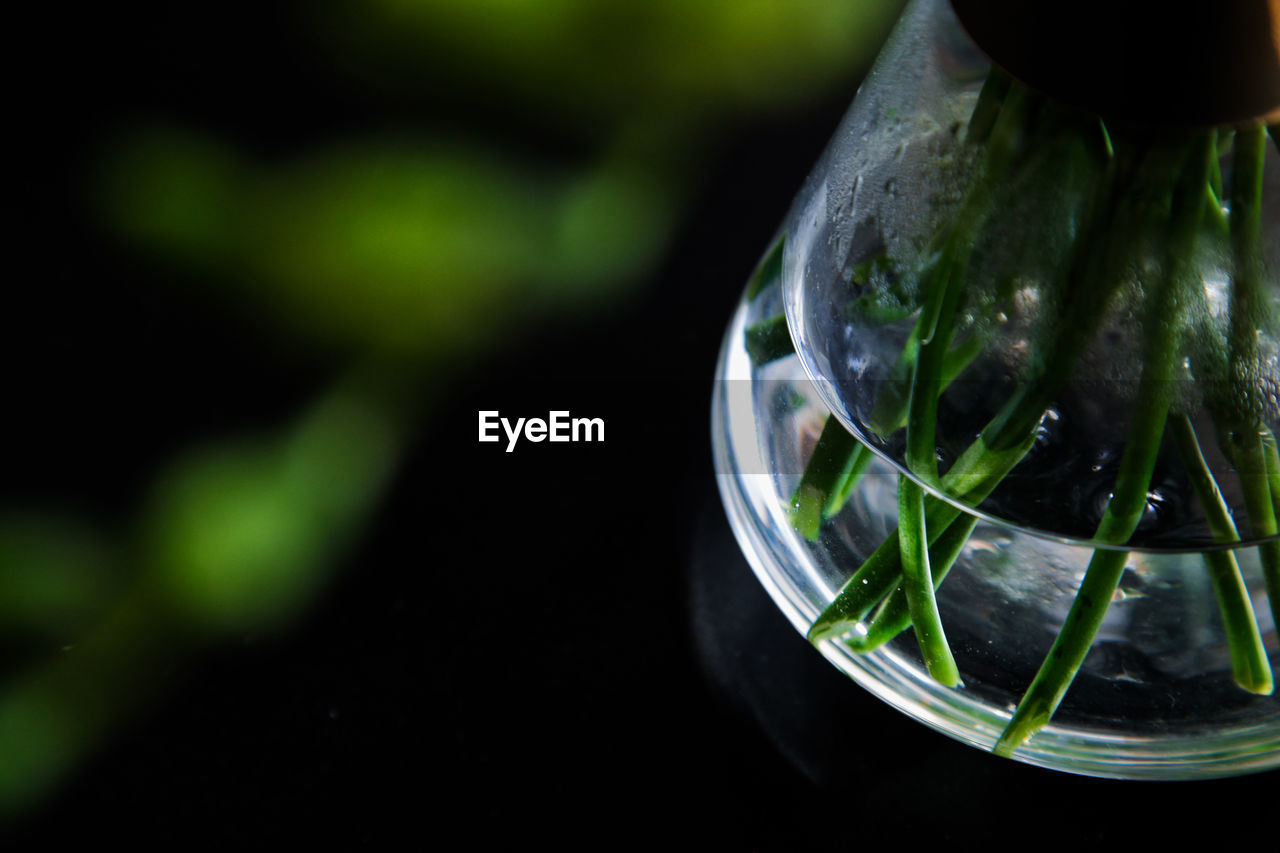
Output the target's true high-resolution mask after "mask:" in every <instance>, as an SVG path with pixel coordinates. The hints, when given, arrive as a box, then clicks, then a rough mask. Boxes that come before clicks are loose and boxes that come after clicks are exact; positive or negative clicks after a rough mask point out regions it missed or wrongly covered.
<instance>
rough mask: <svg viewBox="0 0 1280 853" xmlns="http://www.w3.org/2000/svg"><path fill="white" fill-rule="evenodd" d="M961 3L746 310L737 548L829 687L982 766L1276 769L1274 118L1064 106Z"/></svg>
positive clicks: (902, 46)
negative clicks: (805, 641)
mask: <svg viewBox="0 0 1280 853" xmlns="http://www.w3.org/2000/svg"><path fill="white" fill-rule="evenodd" d="M973 5H974V4H970V3H964V2H956V3H955V4H954V5H953V4H952V3H951V2H948V0H916V2H913V3H912V4H911V5H910V6H909V7H908V8H907V10H906V12H905V13H904V16H903V19H902V20H901V21H900V22H899V25H898V27H897V29H896V30H895V33H894V35H893V37H892V38H891V40H890V42H889V43H888V45H887V46H886V48H885V50H884V51H883V53H882V55H881V57H880V58H879V60H878V61H877V64H876V66H875V68H874V69H873V71H872V72H871V74H870V76H869V77H868V78H867V80H866V81H865V82H864V84H863V86H862V88H861V89H860V90H859V93H858V96H857V98H856V99H855V101H854V103H853V105H852V107H851V108H850V110H849V112H848V114H847V115H846V117H845V118H844V120H843V122H842V123H841V126H840V127H839V129H838V130H837V131H836V134H835V136H834V138H833V139H832V141H831V143H830V145H829V147H828V149H827V151H826V153H825V154H824V155H823V157H822V158H821V160H820V161H819V163H818V165H817V166H816V168H815V169H814V171H813V172H812V173H811V175H810V177H809V178H808V180H807V181H806V182H805V185H804V187H803V188H802V189H801V191H800V193H799V194H798V196H797V198H796V200H795V202H794V204H793V206H792V209H791V210H790V212H789V213H788V215H787V216H786V218H785V220H784V223H783V226H782V228H781V229H780V231H779V234H778V236H777V238H776V240H775V241H774V243H773V244H772V245H771V246H770V247H769V249H768V251H766V253H765V255H764V257H763V259H762V260H761V262H760V264H759V266H758V268H757V269H756V271H755V273H754V274H753V276H752V277H751V280H750V282H749V283H748V286H747V289H746V291H745V293H744V295H743V297H742V300H741V301H740V303H739V305H738V307H737V310H736V312H735V314H734V318H733V320H732V321H731V323H730V325H729V328H728V331H727V333H726V337H725V341H724V345H723V348H722V352H721V357H720V361H719V364H718V366H717V380H718V381H717V382H716V386H715V395H714V400H713V409H712V412H713V417H712V430H713V447H714V453H715V462H716V467H717V471H718V473H719V474H720V475H721V476H720V478H719V482H720V486H721V493H722V497H723V500H724V504H725V507H726V510H727V513H728V516H729V519H730V522H731V525H732V527H733V529H734V532H735V535H736V536H737V538H738V541H739V543H740V545H741V547H742V549H743V551H744V552H745V554H746V556H747V558H748V561H749V562H750V563H751V565H752V567H753V569H754V571H755V573H756V575H757V576H758V578H759V579H760V581H761V583H762V584H763V585H764V586H765V588H766V589H767V590H768V591H769V593H770V595H771V596H772V597H773V599H774V600H775V601H776V602H777V604H778V606H779V607H780V608H781V609H782V611H783V612H784V613H785V614H786V615H787V617H788V618H789V619H790V621H791V622H792V623H793V624H794V625H795V626H796V628H797V629H798V630H800V631H801V632H802V633H804V634H805V635H806V636H808V637H809V638H810V639H811V640H812V641H813V642H814V644H815V645H816V647H817V648H818V650H819V651H821V653H822V654H824V655H825V656H826V657H827V658H828V659H829V660H831V661H832V662H833V663H834V664H835V665H836V666H838V667H839V668H841V669H842V670H844V671H845V672H846V673H848V674H849V675H851V676H852V677H853V678H854V679H855V680H856V681H857V682H858V683H859V684H861V685H862V686H863V687H865V688H867V689H868V690H870V691H871V692H872V693H874V694H875V695H876V696H878V697H879V698H881V699H883V700H885V701H887V702H889V703H890V704H892V705H894V706H895V707H897V708H899V709H901V710H903V711H905V712H906V713H908V714H910V715H912V716H914V717H916V718H917V719H919V720H921V721H922V722H924V723H926V724H928V725H930V726H932V727H934V728H936V729H938V730H940V731H943V732H945V733H946V734H949V735H951V736H952V737H955V738H957V739H960V740H962V741H964V742H966V743H969V744H972V745H974V746H977V747H979V748H982V749H988V750H991V749H994V750H996V751H997V752H998V753H1000V754H1003V755H1009V756H1011V757H1013V758H1016V759H1018V760H1022V761H1025V762H1027V763H1030V764H1035V765H1039V766H1045V767H1051V768H1055V769H1059V770H1066V771H1070V772H1078V773H1086V774H1091V775H1098V776H1112V777H1124V778H1190V777H1203V776H1221V775H1231V774H1237V773H1244V772H1251V771H1257V770H1262V769H1266V768H1270V767H1274V766H1277V765H1280V700H1278V699H1277V697H1276V696H1275V695H1274V691H1273V683H1274V678H1273V675H1272V670H1273V668H1275V667H1278V666H1280V649H1278V645H1280V641H1278V639H1277V629H1276V616H1275V614H1276V612H1277V605H1278V604H1280V539H1278V538H1277V535H1276V534H1277V521H1276V518H1277V515H1280V454H1278V453H1277V451H1276V442H1275V431H1276V428H1277V426H1278V421H1280V404H1278V403H1277V393H1280V366H1278V365H1280V346H1278V345H1277V329H1280V320H1277V313H1278V311H1280V308H1278V307H1277V306H1278V305H1280V300H1278V298H1277V296H1278V294H1280V286H1278V284H1277V280H1276V277H1275V271H1276V270H1278V269H1280V241H1277V240H1276V239H1275V238H1276V236H1277V234H1280V157H1278V156H1277V151H1276V147H1275V143H1274V141H1273V140H1272V139H1271V138H1269V137H1268V135H1267V134H1266V130H1265V120H1266V119H1267V117H1268V116H1271V117H1272V118H1274V115H1275V114H1276V113H1277V112H1280V110H1277V109H1276V107H1277V104H1272V103H1271V101H1270V100H1268V99H1269V98H1270V97H1271V95H1269V94H1268V93H1267V91H1263V92H1262V94H1261V95H1259V96H1258V97H1256V98H1254V99H1253V100H1249V99H1248V98H1243V97H1237V98H1236V99H1235V101H1234V102H1232V103H1226V104H1225V105H1224V103H1223V102H1221V101H1219V100H1214V99H1213V98H1212V97H1211V96H1212V89H1213V81H1208V82H1206V81H1207V80H1208V76H1209V75H1210V73H1211V72H1209V71H1205V72H1204V73H1203V74H1202V78H1204V79H1201V78H1197V79H1198V80H1200V82H1201V83H1204V84H1205V85H1206V87H1207V88H1206V92H1207V93H1208V94H1205V95H1203V96H1202V98H1201V100H1200V101H1199V102H1195V103H1190V102H1188V103H1185V104H1184V106H1185V110H1182V109H1181V108H1179V112H1177V113H1176V114H1174V113H1170V111H1169V109H1170V108H1169V107H1168V106H1167V105H1163V104H1162V101H1161V100H1160V98H1157V97H1140V95H1141V93H1137V94H1134V93H1132V92H1129V93H1126V92H1124V91H1120V92H1119V93H1118V94H1117V92H1113V91H1111V90H1110V89H1109V88H1108V87H1106V86H1105V85H1104V84H1105V82H1106V81H1091V80H1083V81H1081V80H1078V79H1073V78H1071V77H1070V76H1069V75H1068V76H1063V75H1057V76H1055V75H1053V74H1045V73H1044V72H1043V71H1040V70H1037V69H1036V68H1034V67H1029V66H1027V65H1026V64H1025V61H1026V60H1025V58H1019V57H1018V56H1017V55H1015V54H1012V53H1009V51H1010V50H1011V48H1009V47H1008V46H1007V45H1006V43H1005V42H1002V38H1003V39H1006V41H1007V40H1008V34H1007V33H1005V34H1003V35H1002V34H1001V33H999V32H997V33H995V34H994V35H993V34H991V33H990V32H989V30H988V29H984V27H988V25H989V23H990V22H989V21H988V20H987V19H986V18H984V17H983V16H984V15H988V16H989V14H990V12H989V10H988V11H987V12H981V11H979V12H973V11H971V10H970V9H969V7H971V6H973ZM995 5H996V6H1000V5H1001V4H995ZM1085 5H1088V4H1085ZM1260 5H1264V4H1260ZM975 38H980V39H983V41H982V43H981V44H979V43H978V42H977V41H975ZM1008 43H1012V44H1018V43H1021V42H1019V40H1018V39H1016V38H1015V39H1013V40H1012V41H1011V42H1008ZM993 58H994V59H995V60H996V62H995V63H993ZM1006 58H1007V59H1008V60H1009V62H1008V63H1007V64H1001V60H1003V59H1006ZM1019 63H1023V64H1019ZM1028 69H1029V70H1028ZM1213 73H1216V72H1213ZM1268 73H1271V72H1270V71H1269V72H1268ZM1275 79H1280V78H1275ZM1064 81H1065V82H1064ZM1272 81H1273V77H1270V76H1269V77H1266V78H1265V79H1263V80H1262V83H1263V84H1265V85H1263V86H1262V87H1261V88H1263V89H1265V86H1266V85H1270V84H1271V82H1272ZM1140 85H1150V84H1149V83H1146V82H1142V83H1140ZM1216 85H1231V84H1230V83H1229V82H1228V83H1221V82H1220V81H1219V82H1218V83H1217V84H1216ZM1120 88H1123V87H1120ZM1134 104H1137V105H1138V106H1134ZM1259 104H1263V107H1259V106H1258V105H1259ZM1223 110H1226V111H1227V114H1223ZM1268 111H1270V112H1268Z"/></svg>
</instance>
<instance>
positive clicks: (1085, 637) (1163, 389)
mask: <svg viewBox="0 0 1280 853" xmlns="http://www.w3.org/2000/svg"><path fill="white" fill-rule="evenodd" d="M1157 153H1158V154H1159V153H1163V152H1157ZM1185 153H1188V154H1191V155H1192V156H1191V162H1190V164H1189V165H1188V167H1187V168H1186V169H1185V170H1183V169H1181V168H1179V164H1178V160H1177V159H1174V160H1172V162H1166V161H1165V160H1164V157H1163V156H1157V157H1155V158H1153V162H1154V163H1159V164H1161V165H1160V169H1159V171H1158V172H1157V175H1156V186H1159V179H1160V176H1161V172H1163V174H1164V175H1166V176H1167V175H1175V176H1176V175H1178V174H1179V172H1181V173H1182V178H1181V180H1178V179H1176V178H1175V182H1176V183H1175V189H1174V197H1173V200H1172V213H1171V215H1172V223H1171V229H1170V233H1169V234H1168V237H1167V240H1168V243H1167V245H1168V246H1169V247H1170V249H1169V253H1170V255H1171V257H1169V258H1167V259H1166V260H1167V263H1166V264H1165V267H1164V268H1165V269H1166V270H1167V272H1166V274H1165V276H1164V277H1163V278H1162V279H1161V281H1160V283H1159V285H1158V289H1157V291H1156V292H1155V293H1153V294H1152V296H1151V297H1150V301H1149V303H1148V305H1149V306H1150V307H1149V311H1148V313H1147V316H1146V317H1145V318H1144V321H1145V322H1144V326H1143V328H1144V332H1145V334H1146V341H1145V345H1144V352H1143V367H1142V377H1141V379H1140V380H1139V387H1138V397H1137V399H1136V400H1135V402H1134V419H1133V422H1132V423H1131V424H1130V427H1129V436H1128V439H1127V441H1126V443H1125V448H1124V453H1123V455H1122V456H1121V459H1120V470H1119V472H1118V473H1117V474H1116V484H1115V487H1114V490H1113V492H1112V496H1111V499H1110V501H1108V503H1107V508H1106V510H1105V511H1104V512H1103V515H1102V520H1101V521H1100V522H1099V524H1098V528H1097V530H1096V532H1095V538H1096V539H1097V540H1098V541H1100V542H1103V543H1106V544H1122V543H1124V542H1127V541H1128V540H1129V538H1130V537H1131V536H1132V535H1133V532H1134V531H1135V530H1136V529H1137V527H1138V524H1139V522H1140V521H1141V519H1142V514H1143V512H1144V511H1145V509H1146V503H1147V492H1148V489H1150V486H1151V475H1152V472H1153V471H1154V469H1155V463H1156V458H1157V456H1158V454H1159V451H1160V444H1161V440H1162V437H1163V435H1164V426H1165V420H1166V418H1167V415H1168V410H1169V405H1170V402H1171V400H1172V394H1173V383H1174V380H1175V378H1176V375H1177V371H1178V369H1179V367H1180V365H1181V346H1180V340H1181V334H1182V325H1183V324H1182V320H1181V309H1180V307H1179V306H1180V305H1182V304H1184V302H1185V301H1186V297H1185V296H1184V294H1183V293H1182V291H1183V290H1185V289H1188V288H1190V287H1191V286H1193V282H1194V278H1195V269H1194V265H1193V261H1192V255H1193V252H1194V246H1195V238H1196V235H1197V232H1198V231H1199V228H1200V221H1201V217H1202V215H1203V213H1204V203H1203V198H1204V193H1203V187H1204V184H1205V181H1206V180H1207V179H1208V165H1209V158H1210V154H1211V147H1210V146H1209V145H1208V144H1207V138H1204V139H1201V140H1200V141H1199V144H1197V145H1194V146H1189V147H1188V148H1187V149H1186V150H1185ZM1164 169H1168V171H1164ZM1171 183H1173V182H1171ZM1128 558H1129V553H1128V552H1127V551H1118V550H1109V549H1099V550H1097V551H1095V552H1094V554H1093V558H1092V559H1091V560H1090V561H1089V568H1088V569H1087V570H1086V572H1085V576H1084V580H1083V581H1081V583H1080V589H1079V591H1078V592H1077V593H1076V597H1075V600H1074V601H1073V602H1072V604H1071V610H1070V611H1069V612H1068V613H1067V618H1066V621H1065V623H1064V624H1063V626H1062V629H1061V630H1060V631H1059V633H1058V636H1057V638H1056V639H1055V640H1054V643H1053V646H1052V648H1051V649H1050V650H1049V654H1048V656H1047V657H1046V658H1045V660H1044V662H1043V663H1042V664H1041V666H1040V670H1039V671H1038V672H1037V673H1036V676H1035V678H1034V679H1033V680H1032V682H1031V686H1030V687H1028V688H1027V692H1026V693H1024V694H1023V697H1022V700H1021V701H1020V702H1019V703H1018V707H1017V709H1016V710H1015V711H1014V712H1013V717H1012V718H1011V719H1010V720H1009V724H1008V726H1007V727H1006V728H1005V730H1004V732H1003V733H1002V734H1001V736H1000V739H999V740H998V741H997V742H996V745H995V750H994V751H995V753H996V754H997V755H1004V756H1008V755H1011V754H1012V753H1013V751H1014V750H1015V749H1017V748H1018V747H1019V746H1021V745H1022V744H1023V743H1025V742H1026V740H1027V739H1028V738H1030V737H1031V736H1032V735H1034V734H1035V733H1036V732H1037V731H1039V730H1040V729H1041V728H1043V727H1044V726H1045V725H1047V724H1048V722H1049V720H1050V719H1051V718H1052V717H1053V714H1054V711H1056V710H1057V708H1058V705H1059V703H1061V701H1062V698H1063V696H1065V695H1066V692H1067V689H1068V688H1069V687H1070V686H1071V682H1072V681H1073V680H1074V679H1075V676H1076V673H1077V672H1078V671H1079V669H1080V666H1081V665H1082V664H1083V663H1084V659H1085V656H1086V655H1087V654H1088V652H1089V649H1090V648H1091V647H1092V646H1093V641H1094V638H1095V637H1096V636H1097V633H1098V629H1099V628H1100V627H1101V626H1102V621H1103V619H1104V618H1105V616H1106V614H1107V607H1108V605H1109V604H1110V601H1111V598H1112V596H1113V595H1114V594H1115V591H1116V588H1117V587H1118V586H1119V584H1120V579H1121V577H1122V576H1123V574H1124V567H1125V563H1126V562H1127V561H1128Z"/></svg>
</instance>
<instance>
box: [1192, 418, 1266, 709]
mask: <svg viewBox="0 0 1280 853" xmlns="http://www.w3.org/2000/svg"><path fill="white" fill-rule="evenodd" d="M1169 431H1170V433H1171V434H1172V436H1173V439H1174V442H1175V443H1176V444H1177V447H1178V454H1179V455H1180V456H1181V457H1182V462H1183V465H1184V466H1185V468H1186V471H1187V474H1188V476H1189V477H1190V478H1191V486H1192V488H1193V489H1194V490H1195V493H1196V497H1197V499H1198V500H1199V501H1200V506H1201V507H1202V508H1203V509H1204V514H1205V519H1206V521H1207V522H1208V524H1209V531H1210V532H1211V533H1212V534H1213V538H1214V540H1215V541H1217V542H1221V543H1230V542H1239V541H1240V534H1239V532H1238V531H1237V530H1236V524H1235V522H1234V521H1233V520H1232V518H1231V511H1230V509H1228V507H1227V502H1226V501H1225V500H1223V498H1222V491H1221V490H1220V489H1219V488H1218V483H1217V480H1215V479H1214V476H1213V472H1212V471H1210V470H1209V465H1208V463H1207V462H1205V459H1204V453H1203V452H1202V451H1201V449H1200V442H1199V440H1198V439H1197V437H1196V431H1195V427H1193V426H1192V424H1191V419H1190V418H1189V417H1187V416H1186V415H1179V416H1177V417H1175V418H1173V419H1172V420H1171V421H1170V423H1169ZM1204 561H1205V565H1206V566H1207V567H1208V569H1209V579H1210V582H1211V583H1212V585H1213V592H1214V596H1215V597H1216V598H1217V600H1218V612H1219V613H1220V614H1221V616H1222V627H1223V632H1224V634H1225V635H1226V638H1227V647H1228V649H1229V650H1230V652H1231V672H1232V674H1233V675H1234V676H1235V680H1236V684H1239V685H1240V686H1241V687H1243V688H1244V689H1245V690H1248V691H1250V692H1252V693H1261V694H1264V695H1265V694H1269V693H1271V690H1272V686H1273V682H1272V677H1271V665H1270V663H1269V662H1268V661H1267V650H1266V647H1265V646H1264V645H1263V642H1262V634H1261V632H1260V631H1259V630H1258V620H1257V617H1256V616H1255V615H1254V612H1253V603H1252V602H1251V601H1250V600H1249V589H1248V587H1247V586H1246V585H1245V582H1244V577H1243V576H1242V575H1241V574H1240V566H1239V565H1238V564H1237V562H1236V555H1235V553H1234V552H1233V551H1228V550H1215V551H1206V552H1205V553H1204Z"/></svg>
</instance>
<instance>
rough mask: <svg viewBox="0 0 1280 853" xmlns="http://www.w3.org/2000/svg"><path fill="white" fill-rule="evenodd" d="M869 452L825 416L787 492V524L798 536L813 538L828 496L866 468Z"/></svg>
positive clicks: (827, 505) (829, 417)
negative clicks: (792, 490) (797, 480)
mask: <svg viewBox="0 0 1280 853" xmlns="http://www.w3.org/2000/svg"><path fill="white" fill-rule="evenodd" d="M870 456H871V453H870V451H868V450H866V449H865V448H864V447H863V446H862V444H861V443H860V442H859V441H858V440H857V439H856V438H854V437H853V436H852V435H850V434H849V431H848V430H847V429H845V428H844V425H843V424H841V423H840V421H839V419H837V418H836V417H834V416H833V415H828V416H827V422H826V424H824V425H823V427H822V434H821V435H820V436H818V443H817V444H816V445H814V448H813V454H812V455H811V456H810V457H809V462H808V464H807V465H805V469H804V474H802V475H801V477H800V485H799V486H797V487H796V491H795V493H794V494H793V495H792V496H791V510H790V515H791V525H792V526H793V527H794V528H795V529H796V530H797V531H798V532H799V533H800V535H801V536H803V537H804V538H806V539H808V540H809V541H811V542H815V541H817V539H818V534H819V533H820V532H821V530H822V520H823V516H824V513H826V512H827V511H828V508H829V506H830V502H831V499H832V496H833V495H835V494H838V493H840V492H841V491H842V490H845V489H848V488H851V486H849V484H848V481H849V480H850V478H856V474H858V473H861V470H865V469H866V466H867V464H868V463H869V462H870ZM855 472H856V473H855ZM828 517H829V516H828Z"/></svg>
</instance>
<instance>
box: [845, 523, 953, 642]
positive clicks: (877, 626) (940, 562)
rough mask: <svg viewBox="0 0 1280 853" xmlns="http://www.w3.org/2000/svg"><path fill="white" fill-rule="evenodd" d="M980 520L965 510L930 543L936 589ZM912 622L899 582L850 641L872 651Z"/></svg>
mask: <svg viewBox="0 0 1280 853" xmlns="http://www.w3.org/2000/svg"><path fill="white" fill-rule="evenodd" d="M977 524H978V518H977V516H973V515H969V514H967V513H965V514H962V515H960V517H958V518H957V519H956V520H955V521H953V522H951V524H950V525H948V526H947V529H946V530H945V531H944V532H943V533H942V535H941V536H939V537H938V538H937V539H936V540H934V542H933V544H932V545H930V546H929V571H930V574H931V576H932V577H933V588H934V590H937V589H938V588H939V587H940V586H942V582H943V581H944V580H946V577H947V573H948V572H950V571H951V567H952V566H953V565H955V562H956V559H957V558H958V557H959V556H960V552H961V551H963V550H964V546H965V544H966V543H968V541H969V537H970V536H971V535H973V529H974V527H976V526H977ZM910 626H911V609H910V607H909V606H908V605H907V595H906V592H905V591H904V590H903V588H902V584H898V587H897V588H896V589H895V590H894V591H893V592H892V593H890V595H889V597H888V598H886V599H885V600H884V601H883V602H881V604H880V607H879V608H877V609H876V612H875V615H874V616H872V617H871V620H870V621H869V622H868V623H867V625H866V633H865V634H859V633H855V634H854V635H853V636H852V637H851V638H850V639H848V640H846V643H847V644H848V646H849V648H851V649H852V650H853V651H855V652H869V651H871V650H872V649H876V648H879V647H880V646H882V645H884V644H885V643H887V642H889V641H890V640H892V639H893V638H894V637H896V636H898V635H899V634H901V633H902V632H903V631H905V630H906V629H907V628H909V627H910Z"/></svg>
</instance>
